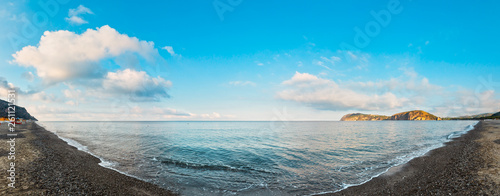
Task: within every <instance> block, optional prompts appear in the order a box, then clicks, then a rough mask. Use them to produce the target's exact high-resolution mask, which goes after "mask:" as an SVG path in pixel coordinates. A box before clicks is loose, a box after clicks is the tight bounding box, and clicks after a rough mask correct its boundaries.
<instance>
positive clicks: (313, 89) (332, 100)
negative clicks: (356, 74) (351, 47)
mask: <svg viewBox="0 0 500 196" xmlns="http://www.w3.org/2000/svg"><path fill="white" fill-rule="evenodd" d="M282 84H283V85H285V86H287V87H289V88H288V89H286V90H283V91H280V92H278V94H277V97H278V98H280V99H283V100H289V101H295V102H298V103H302V104H306V105H308V106H311V107H314V108H317V109H321V110H350V109H359V110H384V109H394V108H398V107H402V106H403V105H404V103H405V102H407V101H408V100H407V99H405V98H398V97H396V95H394V94H392V93H390V92H387V93H384V94H363V93H359V92H356V91H353V90H350V89H348V88H345V87H343V86H340V85H339V84H337V83H336V82H335V81H332V80H327V79H322V78H318V77H317V76H315V75H312V74H308V73H299V72H296V73H295V75H294V76H293V77H292V78H291V79H289V80H286V81H284V82H283V83H282Z"/></svg>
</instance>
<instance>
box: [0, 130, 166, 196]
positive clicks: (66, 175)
mask: <svg viewBox="0 0 500 196" xmlns="http://www.w3.org/2000/svg"><path fill="white" fill-rule="evenodd" d="M15 133H17V134H18V137H19V138H16V139H15V145H16V146H15V153H16V155H15V156H16V159H15V174H16V176H15V182H16V183H15V187H16V188H10V187H8V183H10V182H11V181H10V180H9V179H7V178H6V177H7V175H9V173H8V172H2V177H1V178H0V184H1V185H0V187H1V188H0V195H174V194H173V193H172V192H170V191H168V190H165V189H162V188H159V187H158V186H156V185H153V184H150V183H147V182H144V181H141V180H138V179H136V178H133V177H129V176H126V175H123V174H120V173H118V172H116V171H114V170H111V169H107V168H104V167H101V166H100V165H98V164H99V162H100V160H99V159H98V158H96V157H94V156H92V155H89V154H87V153H85V152H82V151H79V150H78V149H76V148H74V147H72V146H70V145H68V144H67V143H66V142H64V141H63V140H61V139H59V138H58V137H57V136H56V135H55V134H53V133H51V132H49V131H46V130H45V129H44V128H42V127H40V126H38V125H36V124H35V123H29V124H27V125H17V126H16V132H15ZM6 134H7V126H6V123H2V125H0V141H1V142H0V169H1V170H2V171H6V170H9V169H10V162H11V161H12V160H9V159H8V153H9V152H10V146H9V145H10V144H9V143H7V141H9V140H10V139H9V138H8V137H7V136H6Z"/></svg>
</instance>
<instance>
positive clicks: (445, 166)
mask: <svg viewBox="0 0 500 196" xmlns="http://www.w3.org/2000/svg"><path fill="white" fill-rule="evenodd" d="M327 195H500V121H481V122H479V123H478V124H477V125H476V126H475V128H474V129H473V130H471V131H469V132H468V133H467V134H464V135H462V136H461V137H459V138H456V139H454V140H453V141H451V142H448V143H446V145H445V146H444V147H441V148H438V149H435V150H433V151H431V152H429V153H428V154H427V155H426V156H423V157H418V158H415V159H413V160H411V161H410V162H408V163H407V164H405V165H402V166H399V167H395V168H392V169H391V170H389V171H388V172H387V173H386V174H383V175H381V176H379V177H377V178H374V179H373V180H371V181H369V182H367V183H365V184H362V185H359V186H353V187H349V188H347V189H345V190H342V191H340V192H336V193H332V194H327Z"/></svg>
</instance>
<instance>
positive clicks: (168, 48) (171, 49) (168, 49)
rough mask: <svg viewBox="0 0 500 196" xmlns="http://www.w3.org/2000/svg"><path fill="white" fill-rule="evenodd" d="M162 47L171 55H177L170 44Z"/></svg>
mask: <svg viewBox="0 0 500 196" xmlns="http://www.w3.org/2000/svg"><path fill="white" fill-rule="evenodd" d="M162 49H164V50H166V51H167V52H168V53H169V54H170V55H171V56H177V54H176V53H175V52H174V48H173V47H172V46H165V47H163V48H162Z"/></svg>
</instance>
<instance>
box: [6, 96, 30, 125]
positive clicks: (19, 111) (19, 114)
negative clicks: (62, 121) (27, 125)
mask: <svg viewBox="0 0 500 196" xmlns="http://www.w3.org/2000/svg"><path fill="white" fill-rule="evenodd" d="M13 106H15V114H16V115H15V117H16V118H20V119H25V120H35V121H36V120H37V119H36V118H35V117H34V116H32V115H31V114H30V113H28V111H27V110H26V108H23V107H21V106H17V105H13ZM8 108H9V102H7V101H4V100H1V99H0V118H2V117H3V118H7V117H8V116H9V113H8Z"/></svg>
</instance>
